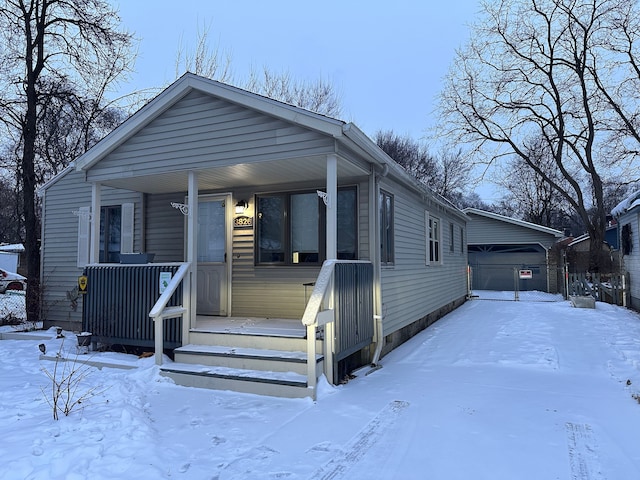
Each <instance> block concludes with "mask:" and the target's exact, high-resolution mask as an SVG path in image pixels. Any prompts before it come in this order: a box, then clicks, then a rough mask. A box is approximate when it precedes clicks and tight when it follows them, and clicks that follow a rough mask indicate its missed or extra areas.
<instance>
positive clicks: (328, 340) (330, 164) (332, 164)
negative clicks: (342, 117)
mask: <svg viewBox="0 0 640 480" xmlns="http://www.w3.org/2000/svg"><path fill="white" fill-rule="evenodd" d="M337 212H338V157H337V156H336V155H335V154H331V155H327V220H326V222H327V238H326V243H327V260H334V259H336V258H338V213H337ZM328 302H329V305H328V309H329V310H333V280H332V281H331V287H330V289H329V298H328ZM333 326H334V322H329V323H327V324H326V325H325V326H324V333H325V336H324V338H325V340H324V362H325V372H324V374H325V376H326V377H327V381H328V382H329V383H331V384H333V382H334V378H333V368H334V366H333V355H334V353H335V332H334V328H333Z"/></svg>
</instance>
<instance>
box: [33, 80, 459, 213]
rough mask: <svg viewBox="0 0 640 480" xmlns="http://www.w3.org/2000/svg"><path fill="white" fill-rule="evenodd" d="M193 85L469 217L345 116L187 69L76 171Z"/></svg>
mask: <svg viewBox="0 0 640 480" xmlns="http://www.w3.org/2000/svg"><path fill="white" fill-rule="evenodd" d="M193 91H198V92H202V93H205V94H209V95H211V96H214V97H217V98H220V99H222V100H226V101H228V102H231V103H234V104H237V105H240V106H243V107H246V108H250V109H252V110H254V111H257V112H260V113H263V114H266V115H270V116H272V117H276V118H278V119H281V120H283V121H287V122H290V123H293V124H296V125H300V126H302V127H306V128H309V129H311V130H314V131H317V132H320V133H323V134H325V135H329V136H331V137H333V138H335V139H336V142H339V143H342V144H343V145H345V146H346V147H348V148H349V149H351V150H353V151H355V152H358V153H359V154H360V155H362V158H363V159H365V160H366V161H367V162H368V163H370V164H373V165H374V166H375V167H376V170H377V171H378V172H381V174H382V175H383V176H384V175H387V174H388V175H390V176H393V177H395V178H396V179H398V180H399V181H400V182H401V183H402V184H404V185H405V186H408V187H410V188H412V189H413V190H415V191H418V192H420V194H422V195H423V196H425V195H427V196H429V197H430V198H431V199H433V200H434V201H435V202H437V203H438V204H440V205H442V206H443V207H444V208H446V209H447V210H449V211H450V212H452V213H454V214H455V215H456V216H458V217H459V218H460V219H462V220H464V221H466V216H465V215H464V214H463V213H462V212H461V211H460V210H459V209H457V208H456V207H455V206H454V205H453V204H451V202H449V201H448V200H446V199H444V198H443V197H441V196H439V195H438V194H436V193H435V192H433V191H432V190H431V189H430V188H429V187H427V186H426V185H424V184H423V183H421V182H419V181H418V180H417V179H415V178H414V177H413V176H411V175H410V174H408V173H407V172H406V171H405V170H404V169H403V168H402V167H401V166H400V165H398V164H397V163H396V162H395V161H394V160H393V159H391V158H390V157H389V156H388V155H387V154H386V153H385V152H384V151H383V150H382V149H381V148H380V147H379V146H378V145H377V144H376V143H375V142H373V141H372V140H371V139H369V137H367V136H366V135H365V134H364V133H363V132H362V131H361V130H360V129H359V128H358V127H357V126H356V125H354V124H353V123H346V122H343V121H342V120H338V119H335V118H331V117H328V116H326V115H321V114H318V113H315V112H311V111H308V110H305V109H303V108H300V107H296V106H293V105H289V104H287V103H283V102H280V101H277V100H273V99H271V98H268V97H265V96H262V95H258V94H256V93H253V92H249V91H247V90H244V89H241V88H238V87H234V86H231V85H227V84H224V83H221V82H218V81H215V80H211V79H208V78H205V77H201V76H198V75H195V74H192V73H185V74H184V75H183V76H182V77H180V78H179V79H178V80H176V81H175V82H174V83H172V84H171V85H170V86H169V87H167V88H166V89H165V90H163V91H162V92H161V93H160V94H158V95H157V96H156V97H155V98H153V99H152V100H151V101H149V103H147V104H146V105H145V106H143V107H142V108H141V109H140V110H138V111H137V112H136V113H134V114H133V115H132V116H131V117H129V118H128V119H127V120H126V121H125V122H123V123H122V124H121V125H120V126H119V127H118V128H116V129H115V130H113V131H112V132H111V133H110V134H109V135H107V136H106V137H105V138H104V139H102V140H101V141H100V142H98V143H97V144H96V145H94V146H93V147H92V148H91V149H89V150H88V151H87V152H86V153H84V154H83V155H81V156H80V157H79V158H77V159H76V161H75V169H76V170H77V171H87V170H89V169H90V168H91V167H92V166H94V165H95V164H97V163H98V162H100V161H101V160H102V159H104V158H105V157H107V156H108V155H109V154H110V153H111V152H112V151H114V150H115V149H116V148H118V147H119V146H120V145H122V144H123V143H124V142H126V141H127V140H128V139H130V138H131V137H133V136H135V135H136V134H137V133H138V132H139V131H140V130H142V129H143V128H144V127H145V126H147V125H148V124H149V123H151V122H152V121H153V120H154V119H156V118H157V117H159V116H160V115H162V114H163V113H164V112H166V111H167V110H169V109H170V108H171V107H172V106H173V105H175V104H176V103H177V102H179V101H180V100H181V99H182V98H184V97H185V96H187V95H188V94H189V93H190V92H193ZM45 189H46V187H45Z"/></svg>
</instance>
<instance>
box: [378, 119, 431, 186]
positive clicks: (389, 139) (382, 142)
mask: <svg viewBox="0 0 640 480" xmlns="http://www.w3.org/2000/svg"><path fill="white" fill-rule="evenodd" d="M373 139H374V141H375V142H376V143H377V144H378V146H379V147H380V148H381V149H382V150H383V151H384V152H385V153H386V154H387V155H389V156H390V157H391V158H392V159H393V160H395V161H396V162H397V163H398V164H400V165H401V166H402V167H404V169H405V170H406V171H407V172H409V173H410V174H411V175H413V176H414V177H415V178H417V179H418V180H420V181H421V182H422V183H424V184H425V185H429V186H430V187H432V188H433V186H434V184H435V179H436V176H437V174H438V172H437V170H438V165H437V162H436V159H435V158H434V157H433V156H431V154H430V153H429V150H428V149H427V147H426V146H425V145H423V144H421V143H420V142H418V141H416V140H414V139H413V138H411V137H410V136H409V135H398V134H397V133H395V132H394V131H393V130H386V131H378V132H376V134H375V135H374V136H373Z"/></svg>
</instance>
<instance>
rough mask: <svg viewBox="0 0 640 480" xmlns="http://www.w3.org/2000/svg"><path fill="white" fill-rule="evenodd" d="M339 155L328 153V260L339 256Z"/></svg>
mask: <svg viewBox="0 0 640 480" xmlns="http://www.w3.org/2000/svg"><path fill="white" fill-rule="evenodd" d="M337 205H338V157H337V156H336V155H335V154H332V155H327V260H334V259H336V258H337V256H338V245H337V244H338V214H337V212H338V208H337Z"/></svg>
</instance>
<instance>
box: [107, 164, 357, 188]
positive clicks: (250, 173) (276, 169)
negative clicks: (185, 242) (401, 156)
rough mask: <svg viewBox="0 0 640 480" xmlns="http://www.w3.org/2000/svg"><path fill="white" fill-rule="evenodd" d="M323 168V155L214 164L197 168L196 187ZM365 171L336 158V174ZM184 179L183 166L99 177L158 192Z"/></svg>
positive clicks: (310, 173)
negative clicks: (153, 172)
mask: <svg viewBox="0 0 640 480" xmlns="http://www.w3.org/2000/svg"><path fill="white" fill-rule="evenodd" d="M326 169H327V166H326V157H325V156H317V157H308V158H295V159H285V160H275V161H269V162H261V163H241V164H234V165H227V166H216V167H212V168H209V169H204V170H197V173H198V190H201V191H204V190H231V189H233V188H240V187H266V186H269V185H276V184H283V183H295V182H303V181H304V182H309V181H324V180H325V179H326V176H327V170H326ZM368 173H369V172H368V171H367V170H365V169H364V168H362V167H361V166H357V165H354V164H352V163H350V162H346V161H338V178H348V177H357V176H362V175H366V174H368ZM188 179H189V170H188V169H185V170H179V171H174V172H165V173H158V174H150V175H143V176H131V172H122V173H121V174H116V175H115V176H113V177H111V178H108V179H100V180H99V181H100V182H101V183H102V184H103V185H107V186H110V187H114V188H122V189H126V190H132V191H137V192H144V193H152V194H158V193H171V192H186V191H187V190H188Z"/></svg>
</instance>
